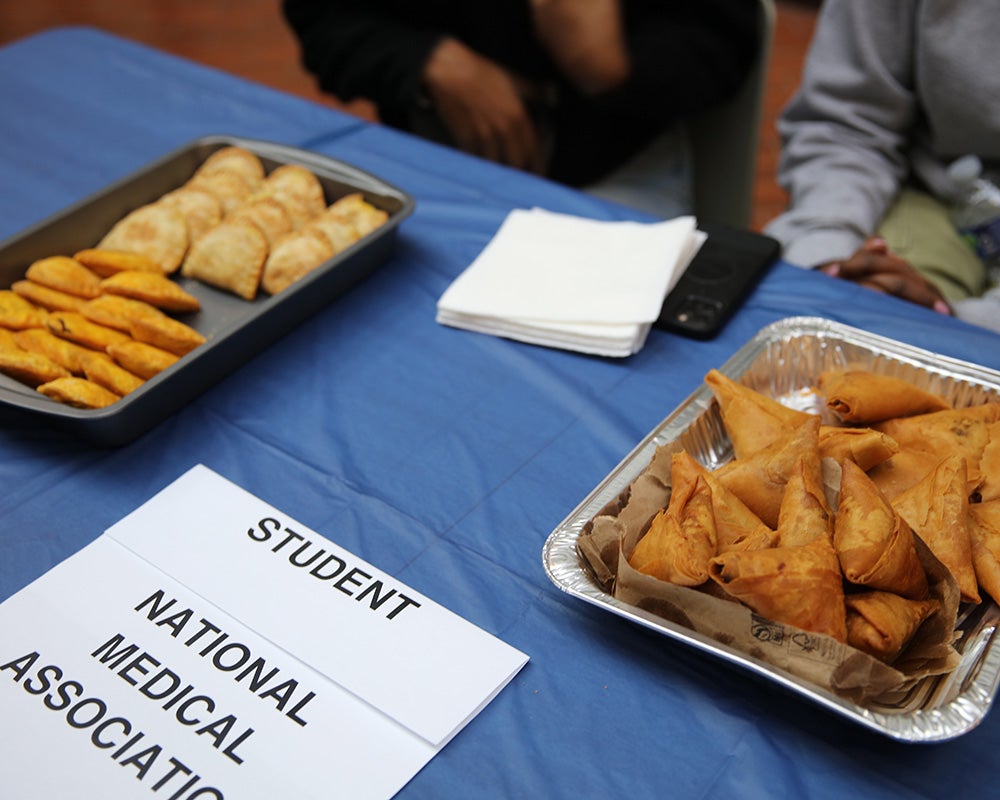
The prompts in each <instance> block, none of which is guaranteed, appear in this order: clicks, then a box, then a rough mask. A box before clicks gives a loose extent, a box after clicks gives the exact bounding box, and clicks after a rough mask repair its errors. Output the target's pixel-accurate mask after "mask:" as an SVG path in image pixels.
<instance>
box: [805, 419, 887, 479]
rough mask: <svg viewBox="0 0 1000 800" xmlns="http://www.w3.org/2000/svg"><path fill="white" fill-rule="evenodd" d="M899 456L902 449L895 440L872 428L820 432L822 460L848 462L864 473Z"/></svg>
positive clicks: (831, 427)
mask: <svg viewBox="0 0 1000 800" xmlns="http://www.w3.org/2000/svg"><path fill="white" fill-rule="evenodd" d="M898 452H899V445H898V444H896V442H895V441H894V440H893V439H892V437H890V436H886V435H885V434H884V433H881V432H880V431H876V430H874V429H872V428H840V427H837V426H834V425H821V426H820V429H819V454H820V457H821V458H832V459H833V460H834V461H836V462H838V463H839V462H841V461H843V460H844V459H845V458H849V459H850V460H851V461H853V462H854V463H855V464H857V465H858V466H859V467H861V469H863V470H865V471H867V470H870V469H871V468H872V467H874V466H875V465H876V464H881V463H882V462H883V461H888V460H889V459H890V458H892V457H893V456H894V455H896V453H898Z"/></svg>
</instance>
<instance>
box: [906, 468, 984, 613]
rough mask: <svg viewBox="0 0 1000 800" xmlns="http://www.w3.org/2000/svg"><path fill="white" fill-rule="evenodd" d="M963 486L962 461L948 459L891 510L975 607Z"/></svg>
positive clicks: (909, 490) (975, 599)
mask: <svg viewBox="0 0 1000 800" xmlns="http://www.w3.org/2000/svg"><path fill="white" fill-rule="evenodd" d="M966 484H967V481H966V464H965V459H964V458H962V457H961V456H959V455H953V456H948V457H947V458H945V459H944V460H943V461H941V463H940V464H938V466H937V467H936V468H935V469H934V471H933V472H931V473H930V474H929V475H928V476H927V477H926V478H924V479H923V480H921V481H920V482H919V483H918V484H916V485H915V486H912V487H910V488H909V489H907V490H906V491H905V492H903V493H902V494H901V495H899V496H898V497H896V498H895V499H894V500H893V501H892V506H893V508H895V509H896V511H898V512H899V514H900V516H902V517H903V519H905V520H906V521H907V522H908V523H909V525H910V527H911V528H912V529H913V530H914V532H916V533H917V535H919V536H920V538H921V539H923V540H924V542H925V543H926V544H927V546H928V547H929V548H930V550H931V552H932V553H934V555H935V556H936V557H937V559H938V560H939V561H940V562H941V563H942V564H944V566H945V567H947V568H948V570H949V571H950V572H951V574H952V575H953V576H954V577H955V581H956V582H957V583H958V589H959V591H960V592H961V596H962V600H963V601H965V602H968V603H978V602H979V601H980V597H979V591H978V585H977V581H976V571H975V568H974V567H973V564H972V540H971V536H970V533H969V527H970V522H969V497H968V494H967V488H966Z"/></svg>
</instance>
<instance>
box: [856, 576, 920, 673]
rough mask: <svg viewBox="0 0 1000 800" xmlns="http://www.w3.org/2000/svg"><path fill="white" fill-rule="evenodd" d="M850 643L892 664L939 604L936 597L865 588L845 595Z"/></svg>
mask: <svg viewBox="0 0 1000 800" xmlns="http://www.w3.org/2000/svg"><path fill="white" fill-rule="evenodd" d="M845 603H846V606H847V643H848V644H849V645H851V647H855V648H857V649H858V650H861V651H863V652H865V653H868V654H869V655H871V656H874V657H875V658H877V659H879V660H880V661H884V662H885V663H887V664H891V663H892V662H893V661H895V660H896V658H897V657H898V656H899V654H900V652H902V650H903V648H904V647H906V645H907V643H908V642H909V641H910V639H912V638H913V635H914V634H915V633H916V632H917V629H918V628H919V627H920V626H921V625H922V624H923V623H924V621H925V620H926V619H927V618H928V617H929V616H930V615H931V614H933V613H934V612H935V611H936V610H937V608H938V601H937V600H934V599H930V598H929V599H926V600H907V599H906V598H905V597H900V596H899V595H896V594H893V593H892V592H878V591H875V592H861V593H859V594H851V595H848V596H847V597H846V598H845Z"/></svg>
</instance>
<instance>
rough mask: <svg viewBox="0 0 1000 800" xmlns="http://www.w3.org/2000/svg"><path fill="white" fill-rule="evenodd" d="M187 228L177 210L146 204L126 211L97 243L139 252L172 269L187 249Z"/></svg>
mask: <svg viewBox="0 0 1000 800" xmlns="http://www.w3.org/2000/svg"><path fill="white" fill-rule="evenodd" d="M188 242H189V236H188V227H187V222H185V221H184V217H183V216H182V215H181V212H180V211H178V210H177V209H176V208H171V207H170V206H168V205H164V204H163V203H150V204H148V205H145V206H141V207H139V208H137V209H135V210H134V211H130V212H129V213H128V214H126V215H125V217H123V218H122V219H121V220H119V221H118V222H116V223H115V224H114V226H113V227H112V228H111V230H110V231H108V233H107V234H106V235H105V236H104V238H102V239H101V241H100V242H99V243H98V245H97V246H98V248H100V249H102V250H122V251H124V252H126V253H139V254H140V255H144V256H147V257H148V258H150V259H151V260H152V261H155V262H156V263H157V264H159V265H160V269H161V270H162V271H163V272H166V273H171V272H174V271H175V270H176V269H177V268H178V267H179V266H180V265H181V261H182V260H183V259H184V254H185V253H186V252H187V249H188Z"/></svg>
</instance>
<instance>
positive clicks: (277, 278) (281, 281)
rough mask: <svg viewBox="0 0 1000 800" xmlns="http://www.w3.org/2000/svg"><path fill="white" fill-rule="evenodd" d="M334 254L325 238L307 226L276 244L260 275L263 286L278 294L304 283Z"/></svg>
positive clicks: (282, 238)
mask: <svg viewBox="0 0 1000 800" xmlns="http://www.w3.org/2000/svg"><path fill="white" fill-rule="evenodd" d="M333 255H334V252H333V247H332V246H331V245H330V241H329V240H328V239H327V238H326V236H325V235H323V234H322V233H320V232H319V231H317V230H313V229H312V228H309V227H306V228H302V229H300V230H297V231H292V232H291V233H289V234H287V235H286V236H283V237H281V239H279V240H278V242H277V243H276V244H275V245H274V248H273V249H272V250H271V252H270V254H269V255H268V257H267V261H265V262H264V271H263V273H262V274H261V278H260V286H261V288H262V289H263V290H264V291H265V292H267V293H268V294H277V293H278V292H280V291H281V290H283V289H286V288H288V287H289V286H291V285H292V284H293V283H295V282H296V281H298V280H301V279H302V278H303V277H305V276H306V275H308V274H309V273H310V272H312V271H313V270H314V269H316V268H317V267H318V266H320V265H321V264H323V263H325V262H326V261H328V260H329V259H331V258H332V257H333Z"/></svg>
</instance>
